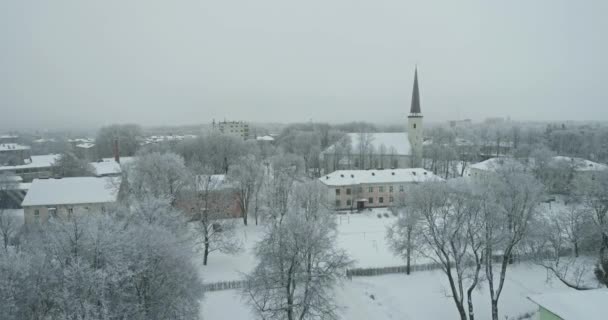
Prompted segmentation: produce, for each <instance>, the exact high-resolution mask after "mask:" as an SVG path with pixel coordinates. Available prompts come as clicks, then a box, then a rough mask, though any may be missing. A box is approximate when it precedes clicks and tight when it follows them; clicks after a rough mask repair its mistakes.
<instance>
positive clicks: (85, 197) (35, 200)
mask: <svg viewBox="0 0 608 320" xmlns="http://www.w3.org/2000/svg"><path fill="white" fill-rule="evenodd" d="M119 182H120V179H119V178H96V177H76V178H62V179H34V181H33V182H32V185H31V186H30V189H29V191H28V193H27V195H26V196H25V199H23V202H22V203H21V205H22V206H24V207H26V206H44V205H66V204H84V203H107V202H115V201H116V198H117V196H118V186H119Z"/></svg>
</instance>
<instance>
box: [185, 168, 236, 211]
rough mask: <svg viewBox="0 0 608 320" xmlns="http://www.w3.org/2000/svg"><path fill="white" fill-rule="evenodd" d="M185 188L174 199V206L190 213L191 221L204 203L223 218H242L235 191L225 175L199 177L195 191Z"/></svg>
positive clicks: (197, 177)
mask: <svg viewBox="0 0 608 320" xmlns="http://www.w3.org/2000/svg"><path fill="white" fill-rule="evenodd" d="M191 189H192V188H185V189H184V190H182V192H181V194H180V195H179V196H178V197H177V199H176V206H177V207H178V208H181V209H182V211H184V212H186V213H190V214H192V216H193V219H197V217H198V215H199V214H200V209H201V206H204V205H205V204H203V203H204V202H205V201H209V202H208V203H206V205H207V206H209V207H210V208H211V210H214V211H218V212H216V214H220V215H222V216H225V217H232V218H238V217H242V211H241V207H240V206H239V202H238V197H237V193H236V192H237V191H236V189H235V188H234V186H233V185H232V184H231V183H230V182H228V181H227V180H226V175H223V174H213V175H199V176H196V190H191Z"/></svg>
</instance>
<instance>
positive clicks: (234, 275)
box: [197, 209, 420, 283]
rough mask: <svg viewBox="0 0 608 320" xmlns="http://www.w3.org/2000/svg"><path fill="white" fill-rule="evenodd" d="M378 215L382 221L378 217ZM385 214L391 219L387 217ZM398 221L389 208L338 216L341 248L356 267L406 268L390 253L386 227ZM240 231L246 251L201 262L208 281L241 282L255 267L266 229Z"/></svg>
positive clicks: (261, 227)
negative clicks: (205, 262)
mask: <svg viewBox="0 0 608 320" xmlns="http://www.w3.org/2000/svg"><path fill="white" fill-rule="evenodd" d="M378 214H380V216H381V217H382V218H378V216H377V215H378ZM385 214H386V215H388V217H385ZM395 219H396V218H395V217H394V216H393V215H392V214H391V213H390V212H389V211H388V210H386V209H374V210H372V211H365V212H364V213H360V214H359V213H356V214H336V221H337V223H338V245H339V246H340V247H341V248H343V249H344V250H346V251H347V252H348V254H349V255H350V257H351V259H353V260H355V267H387V266H398V265H404V264H405V262H404V261H403V259H402V258H401V257H399V256H395V255H394V254H393V253H392V252H391V251H390V250H389V248H388V245H387V243H386V240H385V235H386V228H387V226H389V225H391V224H393V223H394V222H395ZM239 222H240V221H239ZM238 228H239V229H238V234H239V237H240V238H241V241H242V243H243V251H241V252H240V253H238V254H236V255H227V254H223V253H221V252H213V253H211V254H210V256H209V263H208V265H207V266H203V263H202V257H199V259H197V260H198V261H199V264H200V266H201V272H202V276H203V280H204V282H206V283H209V282H217V281H229V280H238V279H241V277H242V273H247V272H249V271H251V269H252V268H253V267H254V266H255V263H256V261H255V257H254V254H253V248H254V246H255V244H256V242H257V241H258V240H259V239H260V238H261V236H262V234H263V230H264V227H263V226H261V225H260V226H255V225H249V226H247V227H245V226H243V225H242V224H239V227H238ZM199 256H202V254H200V255H199ZM418 262H420V261H418Z"/></svg>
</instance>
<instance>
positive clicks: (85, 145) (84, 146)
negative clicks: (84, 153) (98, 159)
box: [76, 142, 95, 149]
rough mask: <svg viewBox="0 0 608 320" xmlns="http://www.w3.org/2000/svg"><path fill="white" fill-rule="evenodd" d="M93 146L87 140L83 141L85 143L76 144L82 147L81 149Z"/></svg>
mask: <svg viewBox="0 0 608 320" xmlns="http://www.w3.org/2000/svg"><path fill="white" fill-rule="evenodd" d="M94 146H95V144H94V143H89V142H85V143H81V144H77V145H76V147H77V148H83V149H90V148H93V147H94Z"/></svg>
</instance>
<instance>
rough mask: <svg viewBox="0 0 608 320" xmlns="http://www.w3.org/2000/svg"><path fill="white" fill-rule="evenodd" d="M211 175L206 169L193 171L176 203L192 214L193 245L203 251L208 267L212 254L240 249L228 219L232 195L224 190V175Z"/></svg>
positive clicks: (230, 218) (238, 241)
mask: <svg viewBox="0 0 608 320" xmlns="http://www.w3.org/2000/svg"><path fill="white" fill-rule="evenodd" d="M210 172H211V171H210V170H209V169H202V170H196V171H194V172H193V173H192V175H191V179H190V180H189V184H188V186H187V188H186V189H185V190H183V191H182V194H181V195H180V200H179V202H180V203H181V204H182V206H183V207H185V209H186V210H188V211H189V213H190V214H191V218H190V221H191V224H192V225H193V226H194V231H195V237H196V239H197V240H196V241H197V243H198V244H200V245H201V246H202V250H203V265H207V262H208V259H209V254H211V253H212V252H215V251H219V252H224V253H229V254H231V253H236V252H238V251H239V250H240V249H241V242H240V240H239V238H238V237H237V236H236V221H235V219H233V218H232V217H231V216H230V215H229V210H230V209H231V208H230V207H231V206H232V203H233V201H234V198H233V197H234V195H233V193H232V192H231V191H230V189H227V187H228V186H227V182H226V181H225V179H224V176H223V175H212V174H209V173H210Z"/></svg>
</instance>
